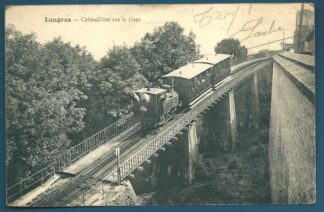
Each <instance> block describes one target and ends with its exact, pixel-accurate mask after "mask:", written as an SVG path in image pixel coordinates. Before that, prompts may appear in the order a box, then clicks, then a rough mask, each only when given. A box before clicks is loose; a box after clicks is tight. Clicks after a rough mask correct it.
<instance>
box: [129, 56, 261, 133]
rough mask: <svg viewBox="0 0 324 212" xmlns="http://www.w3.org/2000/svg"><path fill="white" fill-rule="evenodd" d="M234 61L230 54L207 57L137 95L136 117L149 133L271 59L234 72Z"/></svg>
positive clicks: (252, 62) (182, 68) (241, 67)
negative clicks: (208, 93) (225, 82)
mask: <svg viewBox="0 0 324 212" xmlns="http://www.w3.org/2000/svg"><path fill="white" fill-rule="evenodd" d="M230 59H231V55H227V54H216V55H210V56H206V57H203V58H201V59H198V60H196V61H194V62H192V63H189V64H187V65H185V66H182V67H180V68H179V69H177V70H175V71H172V72H170V73H168V74H166V75H164V76H162V81H163V85H162V86H161V87H160V88H150V87H148V88H141V89H139V90H136V91H134V99H135V100H134V114H135V117H136V118H137V119H138V120H140V122H141V124H142V127H143V128H145V129H152V128H156V127H158V126H161V125H163V124H164V123H165V122H167V121H168V120H169V119H170V118H172V117H174V115H175V114H176V113H177V112H179V111H180V110H179V109H180V108H186V107H188V104H189V103H190V102H191V101H193V100H194V99H196V98H197V97H198V96H200V95H201V94H202V93H204V92H205V91H206V90H208V89H209V88H211V87H213V86H214V85H216V84H217V83H218V82H220V81H222V80H223V79H225V78H226V77H228V76H229V75H231V74H234V73H236V72H238V71H239V70H242V69H244V68H246V67H248V66H251V65H253V64H255V63H257V62H259V61H260V60H264V59H267V58H261V59H256V60H251V61H248V62H245V63H242V64H240V65H237V66H235V67H234V68H232V69H231V67H230Z"/></svg>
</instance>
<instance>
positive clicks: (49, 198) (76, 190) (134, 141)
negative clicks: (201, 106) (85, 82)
mask: <svg viewBox="0 0 324 212" xmlns="http://www.w3.org/2000/svg"><path fill="white" fill-rule="evenodd" d="M185 111H186V110H183V111H181V112H180V113H178V114H177V115H176V116H175V117H173V118H172V120H170V122H168V123H166V124H165V126H162V128H163V127H167V126H168V125H170V124H172V122H173V120H177V118H179V117H180V116H182V115H183V114H184V113H185ZM154 134H155V132H153V133H151V134H146V133H145V132H143V131H142V130H139V131H137V132H135V133H133V134H132V135H130V136H128V137H127V138H125V139H124V140H123V141H127V142H122V144H120V145H118V146H117V147H119V148H120V152H121V155H120V158H121V162H123V161H125V160H126V159H127V157H128V156H129V155H131V154H133V153H135V152H136V150H137V149H138V147H139V146H141V145H143V144H145V143H146V142H147V140H149V139H151V137H152V136H154ZM117 147H116V148H117ZM116 163H117V159H116V156H115V152H114V150H112V151H111V152H109V153H108V154H107V156H106V157H101V158H99V159H97V160H96V161H94V162H93V166H91V167H89V168H88V169H86V170H84V171H83V172H81V173H80V174H78V175H77V176H76V177H74V178H73V179H72V180H71V181H69V182H68V183H67V184H65V185H63V186H62V187H60V188H58V189H56V190H54V191H52V192H51V193H49V194H47V195H46V196H44V197H42V198H40V199H39V200H36V201H35V202H32V203H31V204H30V205H29V206H31V207H64V206H65V205H67V204H68V203H70V202H72V201H73V200H74V199H76V198H78V197H80V196H81V195H83V194H84V193H85V192H87V191H88V190H90V188H91V187H92V186H94V185H95V184H96V183H99V182H100V181H101V179H103V178H105V177H106V176H107V174H109V173H110V172H112V171H113V170H114V169H115V168H116Z"/></svg>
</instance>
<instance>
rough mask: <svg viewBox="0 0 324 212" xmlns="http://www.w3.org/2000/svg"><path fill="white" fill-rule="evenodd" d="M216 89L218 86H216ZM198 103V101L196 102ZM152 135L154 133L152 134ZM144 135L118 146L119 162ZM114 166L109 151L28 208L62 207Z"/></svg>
mask: <svg viewBox="0 0 324 212" xmlns="http://www.w3.org/2000/svg"><path fill="white" fill-rule="evenodd" d="M253 66H255V64H252V65H250V66H248V67H247V68H251V67H253ZM238 74H239V73H234V74H233V75H231V76H229V78H228V79H226V80H229V79H230V78H233V77H235V76H236V75H238ZM216 86H217V87H218V86H219V85H216ZM210 92H212V91H211V89H209V90H207V91H206V93H205V95H208V94H209V93H210ZM198 102H199V100H198ZM188 109H189V108H186V109H184V110H183V111H181V112H180V113H178V114H177V115H176V116H175V117H173V118H172V119H173V120H177V119H178V118H180V117H181V116H182V115H184V113H185V111H187V110H188ZM173 120H170V121H169V122H168V123H166V124H165V126H162V127H160V128H164V127H167V126H170V125H172V123H173ZM153 134H154V132H153ZM144 136H146V135H145V133H143V131H141V130H139V131H137V132H136V133H134V134H132V135H130V136H129V137H128V138H127V139H125V140H124V141H127V142H123V143H122V144H121V145H118V147H119V148H120V151H121V162H123V161H125V160H126V159H127V156H129V155H131V154H133V153H135V152H136V150H137V148H138V147H140V146H141V145H143V144H145V143H146V141H147V140H148V139H151V138H152V135H151V136H149V137H148V138H144ZM115 166H116V156H115V154H114V151H111V152H110V153H108V154H107V156H105V157H102V158H99V159H97V160H96V161H94V162H93V166H90V167H89V168H88V169H86V170H84V171H83V172H81V173H80V174H78V175H77V176H76V177H75V178H73V179H72V180H71V181H70V182H68V183H67V184H65V185H63V186H62V187H60V188H58V189H56V190H54V191H53V192H51V193H49V194H48V195H46V196H45V197H44V198H40V199H39V200H36V201H35V202H33V203H32V204H30V206H32V207H49V206H54V207H55V206H56V207H63V206H65V205H67V204H68V203H70V202H71V201H73V200H74V199H76V198H77V197H79V196H81V195H82V194H84V193H85V192H86V191H88V190H89V189H90V188H91V187H92V186H93V185H95V184H96V183H98V182H100V180H101V179H103V178H104V177H106V176H107V174H109V173H110V172H112V171H113V169H114V168H115Z"/></svg>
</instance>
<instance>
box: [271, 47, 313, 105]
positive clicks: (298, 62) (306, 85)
mask: <svg viewBox="0 0 324 212" xmlns="http://www.w3.org/2000/svg"><path fill="white" fill-rule="evenodd" d="M273 59H274V60H275V62H276V64H278V65H279V66H280V67H281V68H282V70H283V71H284V72H285V74H286V75H287V77H289V78H290V80H291V81H292V82H293V83H294V84H295V85H296V86H297V88H298V89H299V90H300V91H301V92H302V93H304V95H306V97H307V98H308V99H309V100H310V101H311V102H312V103H313V104H314V103H315V73H314V71H313V69H314V67H315V63H314V61H315V60H314V56H309V55H301V54H293V53H281V54H279V55H277V56H274V57H273ZM303 64H304V65H303Z"/></svg>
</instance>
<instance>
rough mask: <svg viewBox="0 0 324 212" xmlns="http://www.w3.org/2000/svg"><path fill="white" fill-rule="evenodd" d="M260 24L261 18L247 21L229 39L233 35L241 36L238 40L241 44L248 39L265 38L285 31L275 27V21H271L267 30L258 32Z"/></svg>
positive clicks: (231, 36) (261, 22)
mask: <svg viewBox="0 0 324 212" xmlns="http://www.w3.org/2000/svg"><path fill="white" fill-rule="evenodd" d="M262 24H263V17H261V18H257V19H252V20H249V21H247V22H246V23H245V24H243V25H242V26H241V27H240V29H239V30H238V31H237V32H235V33H233V34H232V35H230V36H229V37H230V38H233V37H234V36H235V35H239V34H240V35H243V38H242V39H240V40H241V42H243V41H245V40H247V39H249V38H253V37H254V38H256V37H262V36H267V35H270V34H272V33H275V32H279V31H284V30H285V29H284V28H283V27H281V26H278V27H277V26H276V21H275V20H272V23H271V25H270V26H269V28H268V29H267V30H259V31H258V27H260V26H261V25H262Z"/></svg>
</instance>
